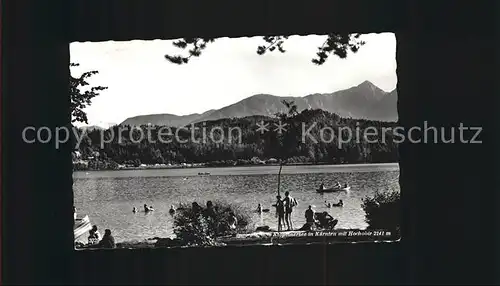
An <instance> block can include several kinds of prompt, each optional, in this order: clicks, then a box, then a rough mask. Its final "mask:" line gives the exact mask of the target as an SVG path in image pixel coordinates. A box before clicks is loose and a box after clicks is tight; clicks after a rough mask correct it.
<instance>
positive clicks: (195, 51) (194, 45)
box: [165, 33, 365, 65]
mask: <svg viewBox="0 0 500 286" xmlns="http://www.w3.org/2000/svg"><path fill="white" fill-rule="evenodd" d="M360 36H361V35H360V34H346V33H333V34H328V35H327V36H326V39H325V42H324V43H323V45H322V46H321V47H318V52H317V53H316V58H313V59H312V60H311V61H312V62H313V63H314V64H316V65H322V64H324V63H325V62H326V60H327V59H328V57H329V56H330V54H334V55H336V56H337V57H339V58H341V59H344V58H346V57H347V55H348V53H349V52H352V53H356V52H357V51H358V50H359V49H360V48H361V46H363V45H364V44H365V42H364V41H362V40H360ZM288 38H289V36H264V37H263V40H264V42H265V43H264V44H263V45H260V46H258V47H257V54H258V55H264V54H266V53H267V52H274V51H276V50H277V51H279V52H280V53H285V52H286V50H285V48H284V47H283V45H284V43H285V42H286V40H287V39H288ZM215 40H216V39H215V38H183V39H180V40H177V41H175V42H173V45H174V46H175V47H177V48H179V49H182V50H187V55H184V56H182V55H175V56H172V55H165V58H166V59H167V60H168V61H170V62H171V63H174V64H178V65H182V64H187V63H188V62H189V60H190V59H191V58H192V57H199V56H200V55H201V53H202V51H203V50H204V49H205V48H206V47H207V45H208V44H210V43H213V42H214V41H215Z"/></svg>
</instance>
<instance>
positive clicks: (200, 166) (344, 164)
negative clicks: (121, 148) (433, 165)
mask: <svg viewBox="0 0 500 286" xmlns="http://www.w3.org/2000/svg"><path fill="white" fill-rule="evenodd" d="M398 163H399V162H386V163H357V164H352V163H337V164H333V163H326V162H325V163H289V164H284V165H283V166H345V167H349V166H360V165H389V164H398ZM200 164H202V165H197V166H180V165H175V166H155V165H146V166H141V167H122V168H118V169H92V170H90V169H89V170H74V172H100V171H138V170H172V169H173V170H177V169H207V168H213V169H216V168H233V167H236V168H237V167H246V168H249V167H255V168H257V167H263V166H268V167H279V166H280V164H251V165H221V166H206V165H204V164H207V163H200Z"/></svg>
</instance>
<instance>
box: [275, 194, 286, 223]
mask: <svg viewBox="0 0 500 286" xmlns="http://www.w3.org/2000/svg"><path fill="white" fill-rule="evenodd" d="M276 216H277V217H278V231H282V230H283V225H285V205H284V203H283V201H282V200H281V196H276Z"/></svg>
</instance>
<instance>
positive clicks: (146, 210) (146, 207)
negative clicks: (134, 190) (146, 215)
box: [144, 204, 150, 212]
mask: <svg viewBox="0 0 500 286" xmlns="http://www.w3.org/2000/svg"><path fill="white" fill-rule="evenodd" d="M149 211H150V210H149V207H148V205H147V204H144V212H149Z"/></svg>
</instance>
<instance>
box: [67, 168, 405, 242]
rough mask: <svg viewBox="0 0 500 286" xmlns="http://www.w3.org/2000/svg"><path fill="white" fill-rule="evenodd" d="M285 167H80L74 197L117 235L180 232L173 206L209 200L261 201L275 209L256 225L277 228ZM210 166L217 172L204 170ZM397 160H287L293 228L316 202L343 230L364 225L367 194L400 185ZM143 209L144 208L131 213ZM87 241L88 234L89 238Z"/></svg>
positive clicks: (285, 184)
mask: <svg viewBox="0 0 500 286" xmlns="http://www.w3.org/2000/svg"><path fill="white" fill-rule="evenodd" d="M278 170H279V167H278V166H256V167H228V168H192V169H187V168H186V169H162V170H158V169H157V170H126V171H89V172H83V171H82V172H74V174H73V177H74V184H73V189H74V200H75V206H76V208H77V211H78V213H79V214H87V215H88V216H89V218H90V221H91V222H92V224H96V225H97V226H98V227H99V229H100V232H101V234H102V233H104V229H106V228H109V229H111V230H112V232H113V235H114V237H115V239H116V241H118V242H120V241H128V240H143V239H147V238H151V237H155V236H158V237H166V236H168V235H171V234H172V233H173V230H172V220H173V219H172V216H170V215H169V213H168V210H169V209H170V206H171V205H178V204H179V203H188V204H191V203H192V202H193V201H197V202H198V203H199V204H200V205H205V204H206V201H207V200H212V201H216V200H223V201H227V202H232V203H235V204H238V205H240V206H242V207H244V208H248V209H251V210H254V209H256V207H257V204H259V203H260V204H261V205H262V207H263V208H269V209H271V211H270V212H269V213H263V214H261V215H259V214H257V213H253V215H252V219H253V222H254V223H255V225H256V226H260V225H268V226H270V227H272V228H277V219H276V217H275V213H274V212H273V208H272V207H271V205H272V204H273V203H274V202H275V198H276V194H277V186H278V175H277V174H278ZM200 172H209V173H210V174H211V175H210V176H199V175H198V173H200ZM398 178H399V167H398V164H396V163H395V164H365V165H336V166H335V165H327V166H324V165H323V166H284V167H283V170H282V176H281V194H282V196H284V195H283V194H284V192H285V191H290V195H291V196H292V197H294V198H296V199H297V200H298V202H299V205H298V207H297V208H296V209H295V210H294V212H293V216H292V218H293V222H294V227H300V226H302V225H303V224H304V222H305V219H304V212H305V210H306V208H307V207H308V206H309V205H314V206H315V210H316V211H323V210H326V211H328V212H329V213H330V214H331V215H332V216H333V217H334V218H337V219H338V220H339V223H338V225H337V228H365V227H366V223H365V221H364V220H365V214H364V211H363V209H362V208H361V203H362V201H361V199H362V198H364V197H366V196H369V195H372V194H373V193H374V192H375V191H377V190H378V191H390V190H398V191H399V182H398ZM336 181H339V182H340V183H341V184H344V183H345V182H348V183H349V185H350V186H351V191H350V192H347V193H330V194H319V193H317V192H316V191H315V190H316V188H317V187H318V186H319V184H320V183H321V182H324V183H325V187H329V186H331V185H332V184H333V183H334V182H336ZM339 199H342V200H343V201H344V207H343V208H327V207H326V206H325V203H324V202H325V200H327V201H328V202H332V203H335V202H337V201H338V200H339ZM144 204H148V205H152V206H153V207H154V209H155V211H154V212H150V213H144V212H143V211H142V210H143V207H142V206H143V205H144ZM133 207H137V209H138V212H137V213H135V214H134V213H132V208H133ZM84 239H86V237H84Z"/></svg>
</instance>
